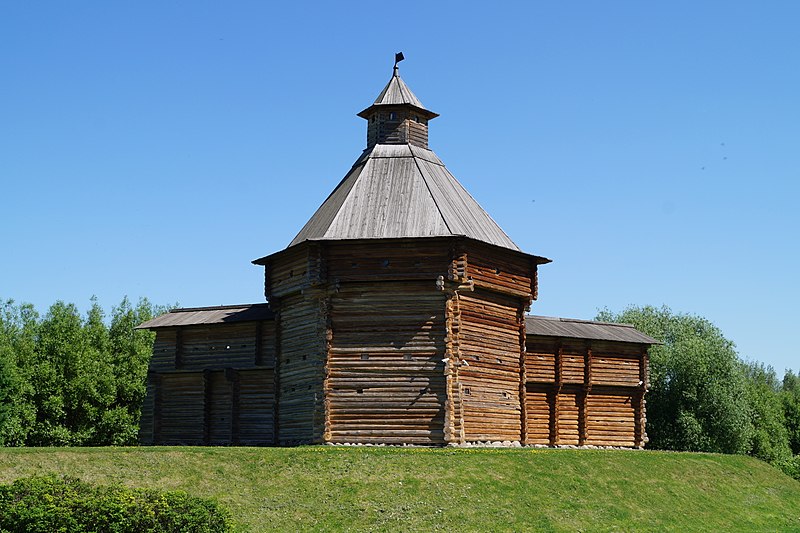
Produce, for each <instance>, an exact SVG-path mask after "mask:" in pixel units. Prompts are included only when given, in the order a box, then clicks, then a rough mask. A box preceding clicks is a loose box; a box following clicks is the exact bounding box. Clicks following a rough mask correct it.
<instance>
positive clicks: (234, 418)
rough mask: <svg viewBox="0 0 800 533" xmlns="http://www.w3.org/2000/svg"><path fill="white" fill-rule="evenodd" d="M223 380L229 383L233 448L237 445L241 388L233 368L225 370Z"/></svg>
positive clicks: (237, 373)
mask: <svg viewBox="0 0 800 533" xmlns="http://www.w3.org/2000/svg"><path fill="white" fill-rule="evenodd" d="M225 378H226V379H227V380H228V381H230V383H231V444H233V445H234V446H236V445H238V444H239V440H240V439H239V433H240V427H241V424H240V418H241V414H240V413H241V408H240V405H239V403H240V397H241V386H240V382H239V372H238V371H237V370H236V369H235V368H226V369H225Z"/></svg>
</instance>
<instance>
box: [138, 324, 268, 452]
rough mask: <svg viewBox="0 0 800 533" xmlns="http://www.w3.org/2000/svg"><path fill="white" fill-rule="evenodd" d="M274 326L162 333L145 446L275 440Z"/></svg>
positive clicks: (145, 416) (145, 415)
mask: <svg viewBox="0 0 800 533" xmlns="http://www.w3.org/2000/svg"><path fill="white" fill-rule="evenodd" d="M274 397H275V322H274V321H272V320H261V321H249V322H235V323H230V324H209V325H188V326H175V327H167V328H157V329H156V341H155V344H154V348H153V356H152V358H151V361H150V367H149V372H148V379H147V394H146V398H145V401H144V404H143V406H142V417H141V422H140V441H141V442H142V443H143V444H181V445H203V444H206V445H231V444H242V445H269V444H274V443H275V424H274V421H275V417H274Z"/></svg>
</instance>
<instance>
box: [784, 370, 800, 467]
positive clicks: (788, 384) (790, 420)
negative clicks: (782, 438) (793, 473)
mask: <svg viewBox="0 0 800 533" xmlns="http://www.w3.org/2000/svg"><path fill="white" fill-rule="evenodd" d="M781 400H782V402H783V416H784V421H785V425H786V430H787V432H788V437H789V446H790V447H791V449H792V453H793V454H795V455H800V375H796V374H795V373H794V372H792V371H791V370H787V371H786V374H785V375H784V376H783V386H782V388H781Z"/></svg>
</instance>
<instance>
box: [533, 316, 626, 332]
mask: <svg viewBox="0 0 800 533" xmlns="http://www.w3.org/2000/svg"><path fill="white" fill-rule="evenodd" d="M525 318H537V319H543V320H552V321H554V322H555V321H558V322H573V323H577V324H598V325H602V326H620V327H623V328H634V329H636V326H634V325H633V324H628V323H627V322H605V321H602V320H587V319H584V318H566V317H557V316H544V315H525Z"/></svg>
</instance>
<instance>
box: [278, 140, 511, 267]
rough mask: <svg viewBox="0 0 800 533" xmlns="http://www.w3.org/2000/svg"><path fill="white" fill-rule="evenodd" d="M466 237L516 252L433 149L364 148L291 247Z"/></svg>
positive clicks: (383, 145)
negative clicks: (313, 243)
mask: <svg viewBox="0 0 800 533" xmlns="http://www.w3.org/2000/svg"><path fill="white" fill-rule="evenodd" d="M441 236H466V237H469V238H472V239H475V240H478V241H482V242H486V243H489V244H494V245H496V246H500V247H503V248H508V249H511V250H516V251H519V247H518V246H517V245H516V244H514V242H513V241H512V240H511V239H510V238H509V237H508V235H506V234H505V232H504V231H503V230H502V229H500V226H498V225H497V223H496V222H495V221H494V220H492V218H491V217H490V216H489V215H488V214H487V213H486V211H484V210H483V208H482V207H481V206H480V205H478V202H476V201H475V199H474V198H472V196H470V194H469V193H468V192H467V191H466V189H464V187H463V186H462V185H461V184H460V183H459V182H458V180H456V178H455V177H454V176H453V175H452V174H451V173H450V171H448V170H447V168H446V167H445V166H444V163H442V162H441V160H440V159H439V158H438V157H437V156H436V154H434V153H433V152H432V151H431V150H426V149H424V148H421V147H418V146H414V145H409V144H376V145H375V146H373V147H372V148H369V149H367V150H365V151H364V153H363V154H362V156H361V157H360V158H359V159H358V160H357V161H356V163H355V164H354V165H353V168H352V169H351V170H350V172H349V173H348V174H347V175H346V176H345V177H344V179H343V180H342V181H341V182H340V183H339V185H338V186H337V187H336V189H334V191H333V192H332V193H331V194H330V196H328V198H327V199H326V200H325V202H323V204H322V206H320V208H319V209H318V210H317V212H316V213H314V215H313V216H312V217H311V219H310V220H309V221H308V222H307V223H306V225H305V226H304V227H303V229H302V230H300V233H298V234H297V236H296V237H295V238H294V239H293V240H292V242H291V244H290V245H289V246H294V245H295V244H299V243H301V242H303V241H306V240H344V239H388V238H401V237H411V238H417V237H441Z"/></svg>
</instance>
